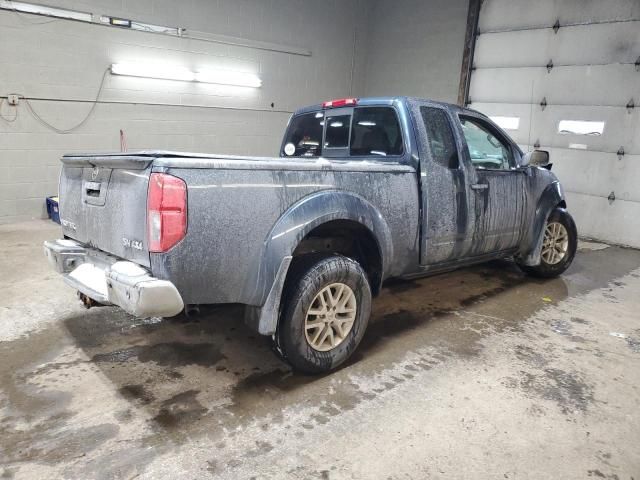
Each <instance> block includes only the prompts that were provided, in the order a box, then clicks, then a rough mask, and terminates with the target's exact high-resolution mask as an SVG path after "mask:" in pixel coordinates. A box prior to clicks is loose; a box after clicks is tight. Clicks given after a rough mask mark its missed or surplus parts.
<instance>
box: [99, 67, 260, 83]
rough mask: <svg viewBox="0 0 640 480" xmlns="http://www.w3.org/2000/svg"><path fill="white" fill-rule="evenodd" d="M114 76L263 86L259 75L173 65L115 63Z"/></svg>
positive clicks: (112, 70)
mask: <svg viewBox="0 0 640 480" xmlns="http://www.w3.org/2000/svg"><path fill="white" fill-rule="evenodd" d="M111 73H112V74H113V75H127V76H130V77H145V78H157V79H161V80H179V81H183V82H200V83H216V84H220V85H235V86H239V87H254V88H258V87H260V86H262V80H260V78H259V77H258V76H257V75H254V74H252V73H245V72H232V71H230V70H206V71H202V72H193V71H191V70H189V69H187V68H183V67H176V66H171V65H158V64H155V65H152V64H141V63H114V64H113V65H111Z"/></svg>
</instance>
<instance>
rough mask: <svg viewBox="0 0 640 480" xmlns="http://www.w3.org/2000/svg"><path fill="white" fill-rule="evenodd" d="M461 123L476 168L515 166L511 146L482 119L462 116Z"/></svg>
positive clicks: (493, 168) (505, 168)
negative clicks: (492, 131)
mask: <svg viewBox="0 0 640 480" xmlns="http://www.w3.org/2000/svg"><path fill="white" fill-rule="evenodd" d="M460 123H461V124H462V131H463V133H464V138H465V139H466V141H467V148H468V149H469V157H470V158H471V163H472V164H473V166H474V167H475V168H478V169H490V170H510V169H511V167H513V166H514V161H513V150H512V149H511V146H510V145H509V144H508V143H506V142H505V141H503V140H501V139H499V138H498V137H496V136H495V135H494V134H493V133H491V131H490V130H489V129H488V128H487V127H486V126H484V125H482V123H481V121H478V120H476V119H471V118H469V117H461V118H460Z"/></svg>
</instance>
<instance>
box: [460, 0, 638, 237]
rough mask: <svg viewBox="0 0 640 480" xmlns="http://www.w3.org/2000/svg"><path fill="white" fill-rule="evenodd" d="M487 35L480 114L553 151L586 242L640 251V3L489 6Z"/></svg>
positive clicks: (481, 57) (476, 82)
mask: <svg viewBox="0 0 640 480" xmlns="http://www.w3.org/2000/svg"><path fill="white" fill-rule="evenodd" d="M554 26H555V28H554ZM478 31H479V36H478V37H477V40H476V48H475V53H474V67H475V69H474V71H473V73H472V75H471V86H470V94H469V100H470V103H471V104H470V106H471V108H474V109H476V110H479V111H481V112H484V113H485V114H487V115H490V116H492V117H509V118H507V119H504V118H502V119H499V123H504V122H511V123H512V124H513V123H515V122H516V120H514V117H515V118H518V119H519V120H518V121H517V123H518V125H517V128H515V129H513V126H514V125H512V129H511V130H510V131H509V133H510V134H511V136H512V137H513V138H514V139H515V140H516V141H517V142H518V143H519V144H520V146H521V147H522V148H523V149H524V150H525V151H526V150H529V149H531V148H533V146H534V145H535V146H538V145H539V147H540V148H541V149H545V150H549V151H550V152H551V160H552V162H553V164H554V167H553V170H554V171H555V172H556V173H557V175H558V176H559V177H560V180H561V181H562V183H563V185H564V187H565V191H566V193H567V203H568V204H569V210H570V211H571V212H572V214H573V215H574V217H575V218H576V223H577V224H578V229H579V231H580V233H581V235H582V236H586V237H592V238H596V239H602V240H607V241H611V242H615V243H621V244H626V245H632V246H636V247H640V0H538V1H535V2H532V1H530V0H485V1H484V2H483V4H482V7H481V10H480V18H479V23H478ZM563 120H570V121H578V123H575V122H574V123H566V122H563V123H560V122H562V121H563ZM602 123H604V125H603V124H602ZM600 131H601V133H599V132H600ZM580 132H582V133H580Z"/></svg>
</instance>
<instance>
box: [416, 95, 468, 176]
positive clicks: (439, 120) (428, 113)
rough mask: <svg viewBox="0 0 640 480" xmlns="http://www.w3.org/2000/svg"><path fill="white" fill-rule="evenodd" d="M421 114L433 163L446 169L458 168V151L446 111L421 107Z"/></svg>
mask: <svg viewBox="0 0 640 480" xmlns="http://www.w3.org/2000/svg"><path fill="white" fill-rule="evenodd" d="M420 113H421V114H422V121H423V122H424V127H425V129H426V130H427V139H428V141H429V150H431V157H432V158H433V161H434V162H436V163H437V164H438V165H442V166H443V167H446V168H451V169H455V168H458V165H459V161H458V150H457V149H456V142H455V138H454V136H453V130H452V129H451V123H450V122H449V119H448V118H447V114H446V113H445V112H444V110H441V109H439V108H432V107H420Z"/></svg>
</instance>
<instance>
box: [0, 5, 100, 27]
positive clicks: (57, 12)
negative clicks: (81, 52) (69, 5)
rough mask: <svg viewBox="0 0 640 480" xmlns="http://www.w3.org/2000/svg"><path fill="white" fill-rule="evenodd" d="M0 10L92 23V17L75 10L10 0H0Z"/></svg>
mask: <svg viewBox="0 0 640 480" xmlns="http://www.w3.org/2000/svg"><path fill="white" fill-rule="evenodd" d="M0 10H13V11H14V12H21V13H32V14H34V15H44V16H47V17H56V18H66V19H69V20H78V21H80V22H92V21H93V15H91V14H90V13H87V12H79V11H77V10H67V9H65V8H56V7H47V6H44V5H37V4H34V3H26V2H13V1H10V0H0Z"/></svg>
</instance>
